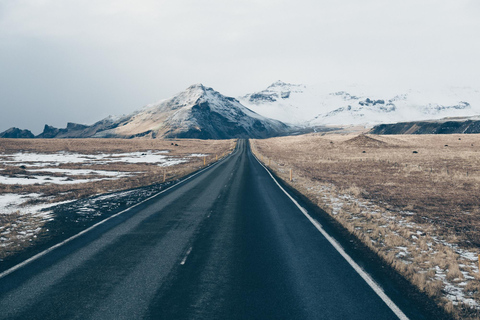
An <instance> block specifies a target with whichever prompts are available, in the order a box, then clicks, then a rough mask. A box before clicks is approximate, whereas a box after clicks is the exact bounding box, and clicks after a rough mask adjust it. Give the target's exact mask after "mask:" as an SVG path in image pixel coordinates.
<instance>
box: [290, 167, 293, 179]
mask: <svg viewBox="0 0 480 320" xmlns="http://www.w3.org/2000/svg"><path fill="white" fill-rule="evenodd" d="M292 180H293V179H292V169H290V181H292Z"/></svg>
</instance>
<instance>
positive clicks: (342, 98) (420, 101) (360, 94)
mask: <svg viewBox="0 0 480 320" xmlns="http://www.w3.org/2000/svg"><path fill="white" fill-rule="evenodd" d="M239 100H240V101H241V102H242V103H243V104H244V105H246V106H247V107H249V108H250V109H252V110H254V111H256V112H257V113H259V114H262V115H265V116H268V117H270V118H273V119H278V120H281V121H284V122H287V123H293V124H296V125H306V126H317V125H359V124H361V125H374V124H378V123H393V122H399V121H414V120H427V119H440V118H444V117H454V116H463V117H464V116H473V115H477V114H480V91H479V90H473V89H470V88H448V89H446V90H407V91H405V92H400V93H393V92H387V91H382V90H380V89H378V88H377V89H375V88H365V87H360V86H349V87H346V88H345V90H342V91H337V90H332V89H331V88H327V87H313V86H306V85H296V84H288V83H284V82H281V81H277V82H275V83H274V84H272V85H271V86H269V87H268V88H267V89H266V90H263V91H260V92H257V93H253V94H247V95H245V96H243V97H241V98H239Z"/></svg>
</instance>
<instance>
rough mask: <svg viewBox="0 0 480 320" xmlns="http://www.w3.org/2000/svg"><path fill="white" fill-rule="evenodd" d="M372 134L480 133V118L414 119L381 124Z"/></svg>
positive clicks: (372, 130) (373, 129) (374, 128)
mask: <svg viewBox="0 0 480 320" xmlns="http://www.w3.org/2000/svg"><path fill="white" fill-rule="evenodd" d="M369 133H372V134H453V133H480V119H479V118H478V117H474V118H470V119H462V118H457V119H454V118H446V119H441V120H436V121H433V120H432V121H412V122H399V123H392V124H380V125H377V126H375V127H373V128H372V129H371V130H370V132H369Z"/></svg>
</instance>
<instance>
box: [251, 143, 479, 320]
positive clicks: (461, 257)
mask: <svg viewBox="0 0 480 320" xmlns="http://www.w3.org/2000/svg"><path fill="white" fill-rule="evenodd" d="M252 148H253V149H254V152H255V153H256V154H257V157H258V158H259V159H260V160H261V161H262V162H263V163H264V164H265V165H267V166H268V167H269V168H270V169H271V170H272V171H274V172H275V174H276V175H277V176H279V177H280V178H281V179H282V180H284V181H285V182H286V183H288V184H289V185H291V186H292V187H293V188H295V189H296V190H298V191H299V192H300V193H302V194H303V195H305V196H306V197H308V198H309V199H310V200H311V201H312V202H313V203H314V204H316V205H318V206H319V207H321V208H322V209H324V210H325V211H326V212H327V213H328V214H330V215H331V216H332V217H333V218H334V219H335V220H337V221H338V222H339V223H341V224H342V225H343V226H344V227H345V228H346V229H348V230H349V232H350V233H352V234H353V235H355V236H356V237H357V238H358V239H359V240H361V241H362V242H363V243H364V244H365V245H367V246H368V247H369V248H370V249H371V250H372V251H374V252H376V253H377V254H378V255H379V256H380V257H381V258H382V259H383V260H384V261H385V262H386V263H388V264H389V265H391V266H392V267H394V268H395V269H396V270H397V271H398V272H399V273H400V274H401V275H402V276H404V277H405V278H406V279H408V280H409V281H410V282H411V283H413V284H414V285H415V286H416V287H417V288H418V289H419V290H421V291H422V292H424V293H426V294H427V295H428V296H430V297H431V298H432V299H434V300H435V301H436V302H437V303H438V304H439V305H441V306H442V307H443V308H445V310H446V311H448V312H449V313H451V315H452V316H453V317H456V318H459V319H460V318H461V319H470V318H471V319H478V318H479V317H480V312H479V308H480V281H479V280H480V275H479V269H478V253H480V251H479V249H478V248H479V245H480V197H479V190H480V135H391V136H377V135H365V134H361V135H339V134H309V135H303V136H290V137H280V138H272V139H267V140H253V141H252ZM290 175H291V177H292V180H290Z"/></svg>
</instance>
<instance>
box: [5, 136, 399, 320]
mask: <svg viewBox="0 0 480 320" xmlns="http://www.w3.org/2000/svg"><path fill="white" fill-rule="evenodd" d="M0 319H397V315H395V314H394V313H393V311H392V309H391V308H390V307H388V306H387V304H386V303H385V302H384V300H382V299H381V298H380V297H379V295H378V294H377V293H375V292H374V290H373V289H372V288H371V287H370V286H369V285H368V284H367V282H366V281H365V280H364V279H363V278H362V277H361V276H360V275H359V274H358V273H357V272H356V271H355V270H354V269H353V268H352V266H351V265H350V264H349V263H348V262H347V261H346V260H345V258H344V257H342V256H341V255H340V254H339V252H338V251H337V250H336V249H335V248H334V247H333V246H332V245H331V243H330V242H329V241H328V240H327V239H326V238H325V237H324V236H323V235H322V234H321V233H320V232H319V231H318V229H317V228H316V227H315V226H314V225H313V224H312V223H311V221H309V220H308V219H307V218H306V217H305V215H303V214H302V212H301V211H300V210H299V209H298V207H297V206H296V205H295V204H294V203H293V202H292V201H291V199H289V198H288V197H287V196H286V195H285V193H284V192H283V191H282V190H281V189H280V188H279V187H278V185H277V184H276V183H275V181H274V180H273V179H272V178H271V177H270V175H269V174H268V173H267V171H266V170H265V169H264V168H263V167H262V166H261V165H260V164H259V163H258V161H257V160H255V158H254V157H253V155H252V154H251V152H250V151H249V148H248V143H247V142H246V141H240V142H239V145H238V148H237V150H236V151H235V152H234V154H232V155H231V156H230V157H229V158H227V159H226V160H224V161H221V162H219V163H218V164H216V165H214V166H213V167H211V168H209V169H207V170H205V171H204V172H202V173H199V174H197V175H196V176H194V177H192V178H191V179H189V180H187V181H185V182H182V183H180V184H179V185H177V186H176V187H174V188H172V189H170V190H168V191H166V192H163V193H162V194H159V195H158V196H156V197H154V198H153V199H150V200H148V201H147V202H145V203H142V204H141V205H138V206H136V207H135V208H133V209H131V210H128V211H126V212H124V213H122V214H121V215H118V216H116V217H114V218H112V219H110V220H108V221H107V222H105V223H103V224H101V225H99V226H97V227H96V228H94V229H92V230H91V231H89V232H86V233H85V234H83V235H81V236H79V237H77V238H76V239H74V240H72V241H69V242H68V243H66V244H64V245H62V246H60V247H58V248H56V249H54V250H52V251H50V252H48V253H47V254H45V255H43V256H42V257H40V258H38V259H36V260H34V261H32V262H30V263H28V264H26V265H25V266H23V267H21V268H18V269H17V270H15V271H14V272H12V273H10V274H8V275H5V276H3V277H2V278H0Z"/></svg>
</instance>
